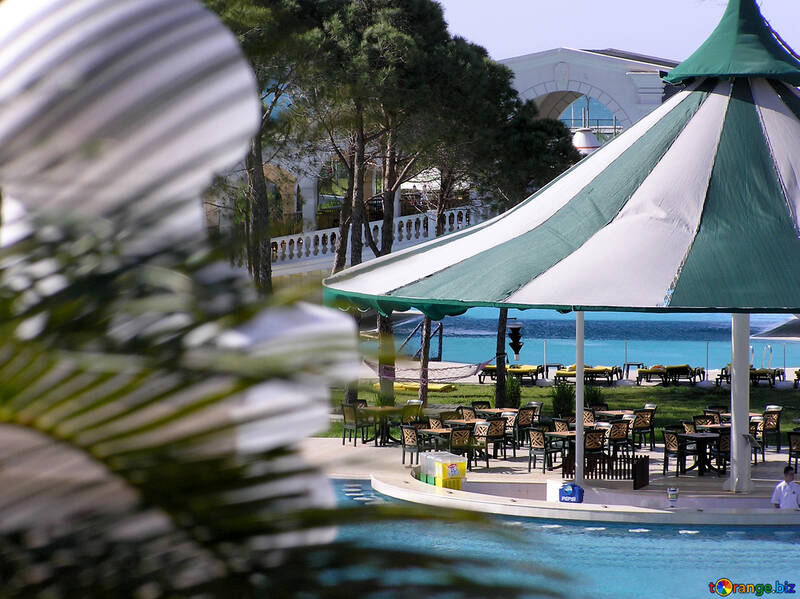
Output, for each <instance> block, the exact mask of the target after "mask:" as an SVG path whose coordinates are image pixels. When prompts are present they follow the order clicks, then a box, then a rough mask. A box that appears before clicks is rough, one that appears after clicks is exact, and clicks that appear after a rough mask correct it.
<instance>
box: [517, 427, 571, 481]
mask: <svg viewBox="0 0 800 599" xmlns="http://www.w3.org/2000/svg"><path fill="white" fill-rule="evenodd" d="M526 432H527V434H528V443H529V444H530V448H529V449H528V472H530V471H531V466H533V468H535V467H536V460H537V458H538V457H539V456H542V474H544V472H545V469H546V468H550V470H552V469H553V456H554V455H555V454H561V459H562V460H563V459H564V451H563V448H562V447H556V446H555V445H554V444H553V443H551V441H550V438H549V437H547V436H546V435H545V434H544V430H543V429H542V428H541V427H532V428H529V429H527V431H526Z"/></svg>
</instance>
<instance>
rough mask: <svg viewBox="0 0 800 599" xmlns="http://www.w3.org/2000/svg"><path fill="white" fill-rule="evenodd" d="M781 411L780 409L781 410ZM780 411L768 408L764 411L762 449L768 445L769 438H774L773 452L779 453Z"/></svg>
mask: <svg viewBox="0 0 800 599" xmlns="http://www.w3.org/2000/svg"><path fill="white" fill-rule="evenodd" d="M781 410H782V408H781ZM781 410H776V409H772V410H770V409H769V407H767V409H766V410H765V411H764V447H765V448H766V447H767V446H768V445H769V437H770V435H773V436H774V437H775V451H777V452H778V453H780V452H781Z"/></svg>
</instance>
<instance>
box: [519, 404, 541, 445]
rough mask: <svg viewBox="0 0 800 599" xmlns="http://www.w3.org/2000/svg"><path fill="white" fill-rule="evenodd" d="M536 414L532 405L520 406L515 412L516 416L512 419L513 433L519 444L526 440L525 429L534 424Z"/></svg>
mask: <svg viewBox="0 0 800 599" xmlns="http://www.w3.org/2000/svg"><path fill="white" fill-rule="evenodd" d="M536 414H537V412H536V408H535V407H534V406H530V407H528V406H526V407H524V408H520V409H519V411H518V412H517V418H516V420H515V421H514V433H515V435H516V438H517V442H518V443H519V444H520V446H522V444H523V443H524V442H526V441H527V435H528V433H527V429H529V428H530V427H532V426H534V425H535V424H536V422H537V418H536Z"/></svg>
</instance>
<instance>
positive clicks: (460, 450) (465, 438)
mask: <svg viewBox="0 0 800 599" xmlns="http://www.w3.org/2000/svg"><path fill="white" fill-rule="evenodd" d="M447 451H449V452H450V453H454V454H456V455H463V456H466V458H467V469H468V470H472V427H470V426H457V427H453V430H452V431H451V433H450V442H449V444H448V446H447Z"/></svg>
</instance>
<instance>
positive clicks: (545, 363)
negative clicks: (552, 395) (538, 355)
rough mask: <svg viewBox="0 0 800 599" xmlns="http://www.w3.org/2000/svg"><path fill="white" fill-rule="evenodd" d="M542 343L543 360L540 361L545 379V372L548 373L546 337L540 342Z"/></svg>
mask: <svg viewBox="0 0 800 599" xmlns="http://www.w3.org/2000/svg"><path fill="white" fill-rule="evenodd" d="M542 344H543V345H544V349H543V352H544V362H543V363H542V366H544V378H545V379H547V374H548V373H547V339H545V340H544V341H543V342H542Z"/></svg>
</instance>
